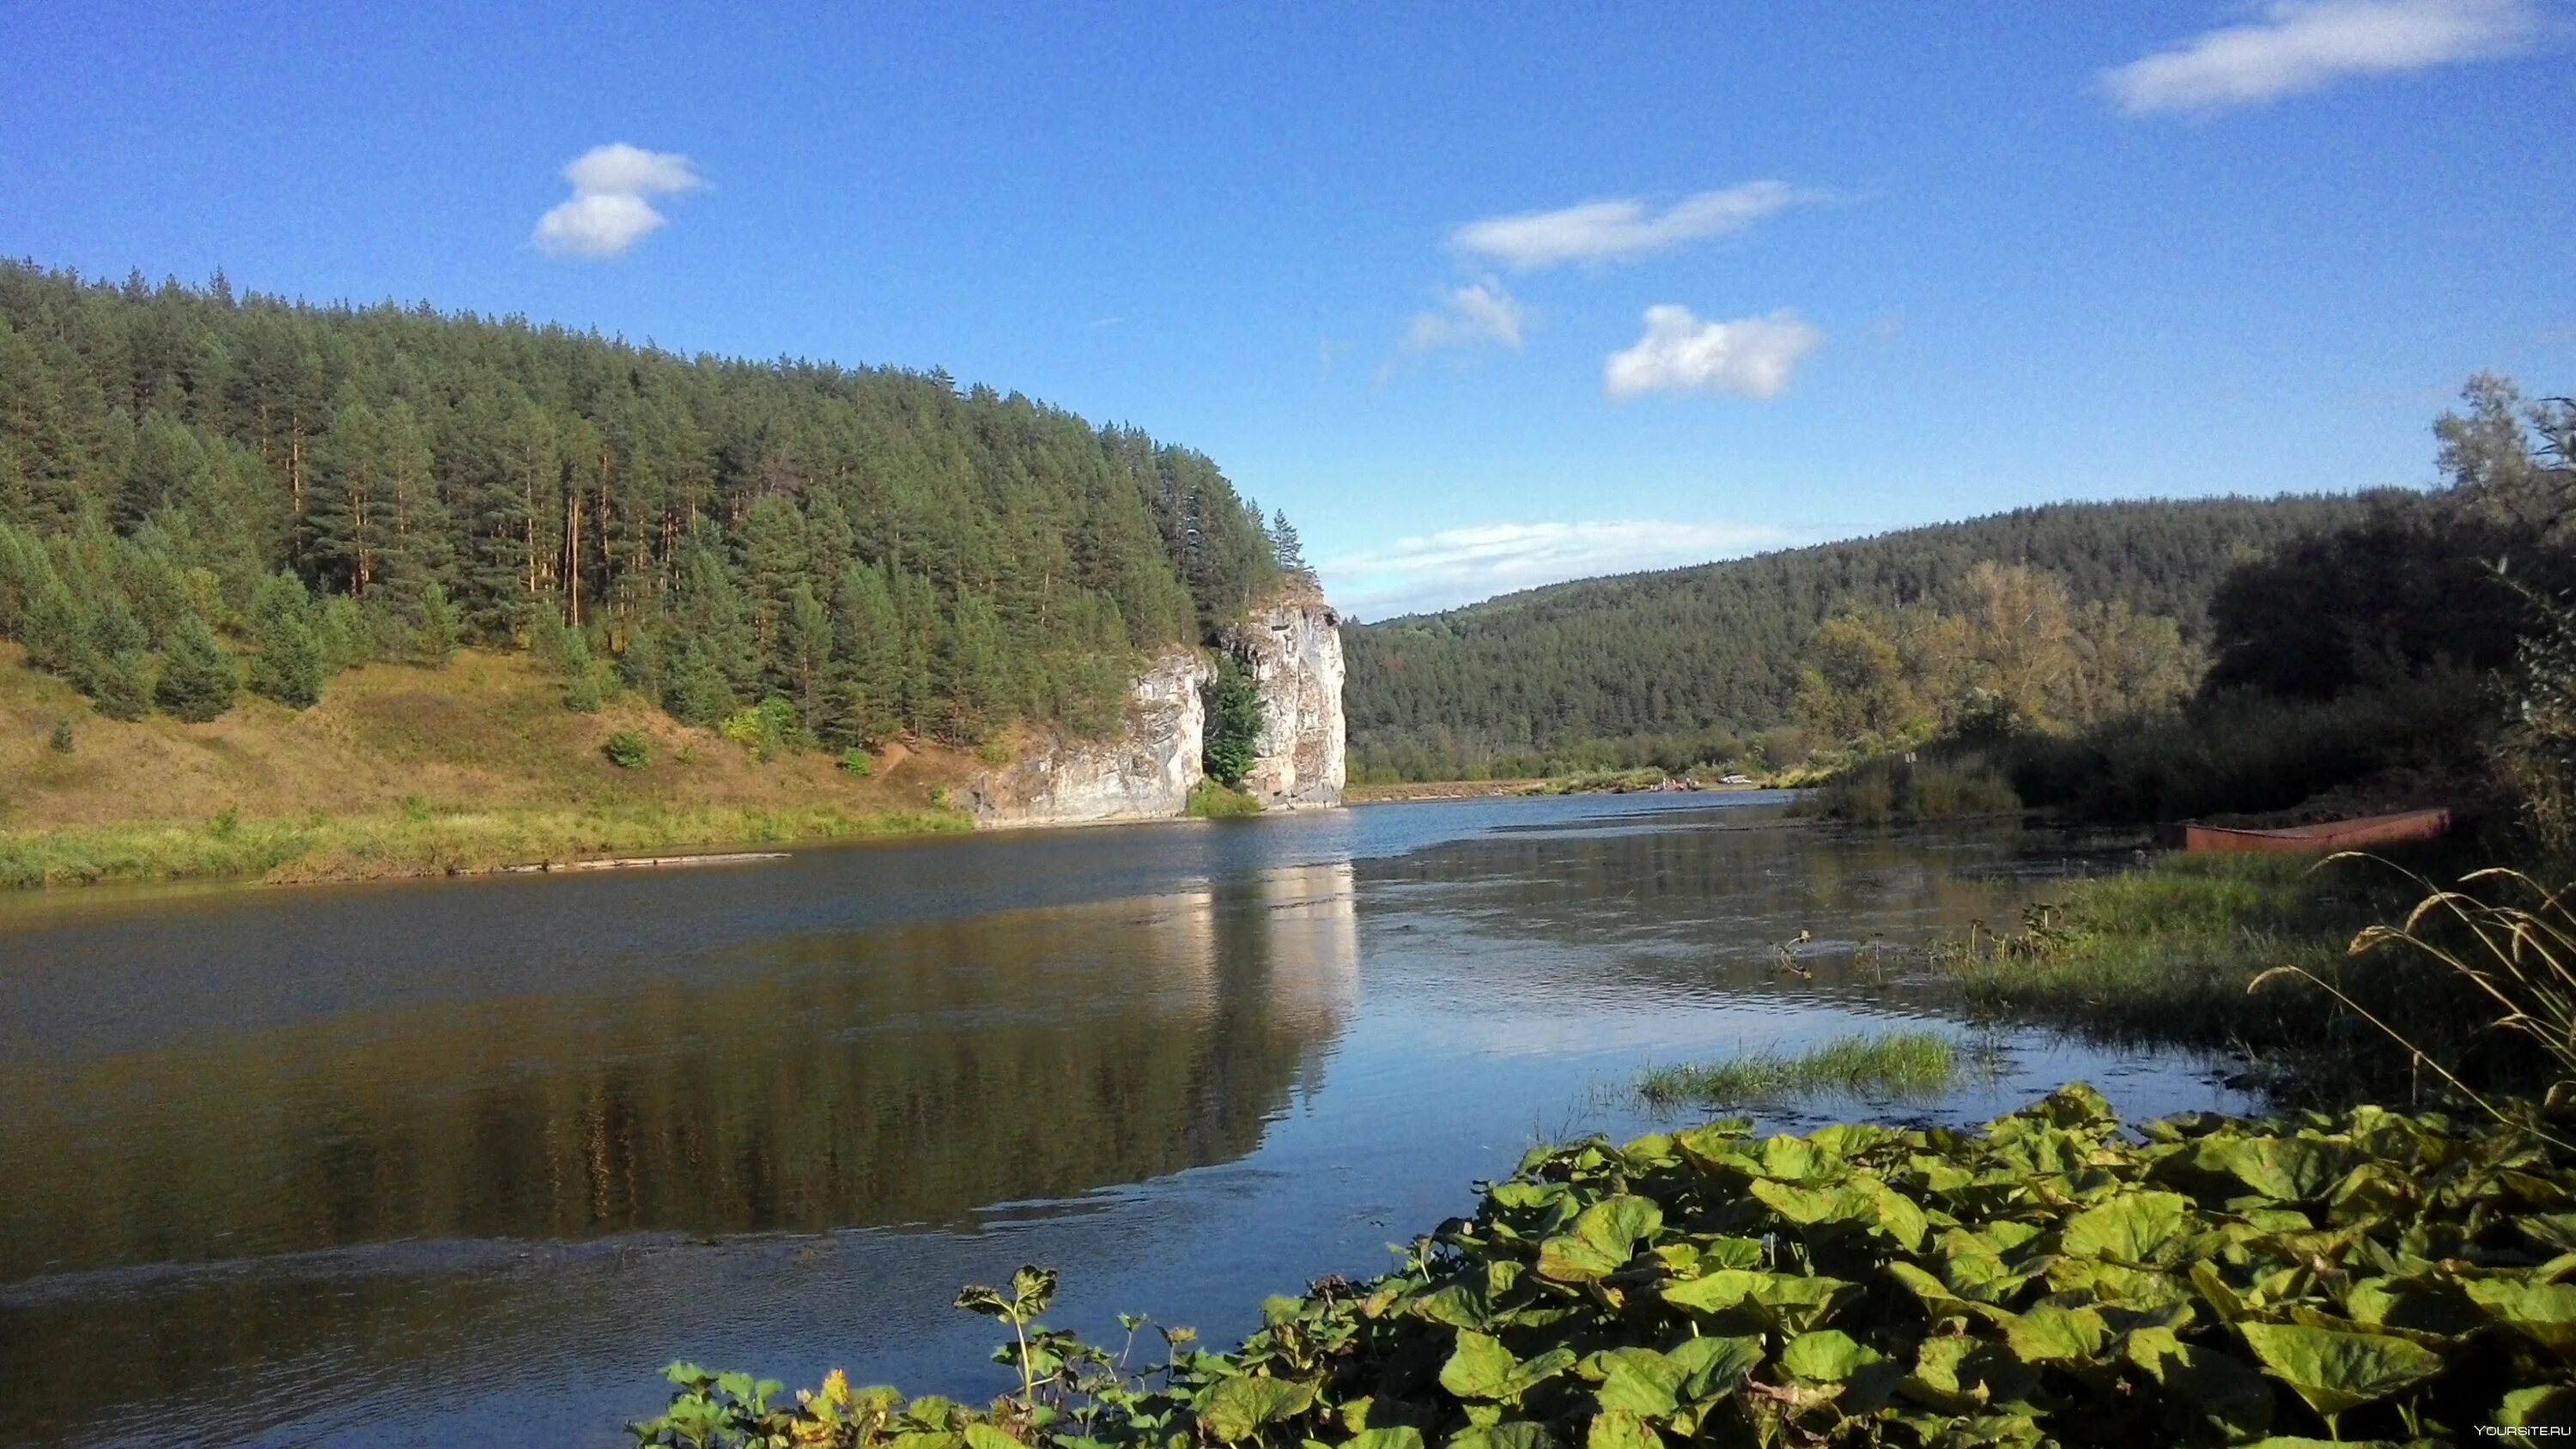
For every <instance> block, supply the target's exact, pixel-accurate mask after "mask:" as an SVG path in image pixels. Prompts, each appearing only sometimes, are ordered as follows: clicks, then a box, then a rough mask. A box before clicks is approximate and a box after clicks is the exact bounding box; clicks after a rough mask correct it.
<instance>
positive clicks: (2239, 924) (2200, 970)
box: [1935, 848, 2565, 1102]
mask: <svg viewBox="0 0 2576 1449" xmlns="http://www.w3.org/2000/svg"><path fill="white" fill-rule="evenodd" d="M2441 849H2442V848H2436V858H2439V855H2440V852H2441ZM2424 889H2427V887H2424V886H2423V885H2422V883H2421V881H2420V880H2419V879H2418V878H2417V877H2415V876H2411V875H2406V874H2403V873H2401V872H2397V871H2393V870H2372V869H2368V868H2365V867H2363V866H2362V865H2361V864H2359V863H2358V862H2356V861H2354V860H2352V859H2349V858H2343V857H2338V858H2335V859H2332V860H2329V861H2327V862H2324V863H2321V864H2311V863H2310V862H2308V861H2305V860H2301V859H2298V858H2296V857H2289V856H2263V855H2213V856H2201V855H2183V856H2170V857H2167V858H2165V859H2163V860H2161V861H2159V862H2157V863H2156V864H2155V865H2154V866H2152V867H2151V868H2149V869H2147V870H2143V871H2138V872H2135V873H2131V874H2126V875H2119V876H2111V877H2104V878H2100V879H2095V880H2088V881H2082V882H2077V883H2075V884H2073V885H2072V886H2071V887H2070V888H2069V889H2068V891H2067V893H2066V895H2065V897H2064V905H2063V907H2062V909H2058V910H2054V911H2052V912H2049V913H2048V916H2049V919H2048V920H2047V921H2046V922H2044V923H2043V922H2033V923H2030V924H2029V925H2028V926H2027V927H2026V928H2025V929H2023V930H2020V931H2010V930H2006V931H2003V932H2000V933H1991V932H1971V933H1970V935H1969V936H1968V937H1967V939H1964V940H1962V941H1959V942H1956V943H1952V944H1949V945H1946V946H1945V947H1943V948H1941V949H1939V950H1938V951H1936V953H1935V954H1936V956H1937V957H1938V959H1940V960H1941V961H1942V962H1943V964H1944V965H1945V966H1946V967H1947V969H1948V970H1949V971H1950V973H1951V975H1952V977H1953V979H1954V980H1956V981H1957V983H1958V985H1959V988H1960V991H1961V994H1962V995H1963V996H1964V997H1965V998H1966V1000H1967V1003H1968V1005H1969V1006H1970V1007H1971V1008H1972V1009H1974V1010H1976V1011H1977V1012H1979V1013H1980V1014H1983V1015H1987V1016H1990V1017H2012V1018H2020V1019H2025V1020H2028V1019H2036V1020H2040V1021H2046V1022H2050V1023H2053V1024H2056V1025H2060V1026H2063V1027H2065V1028H2067V1029H2068V1030H2070V1031H2073V1032H2075V1033H2076V1034H2078V1035H2080V1036H2082V1037H2084V1038H2086V1039H2088V1040H2093V1041H2100V1042H2107V1043H2112V1044H2118V1045H2149V1044H2153V1045H2180V1046H2188V1047H2197V1048H2201V1049H2204V1050H2209V1051H2217V1052H2227V1053H2231V1054H2234V1055H2237V1056H2239V1057H2241V1058H2244V1059H2247V1060H2249V1061H2250V1062H2252V1063H2254V1064H2256V1065H2257V1066H2258V1067H2259V1068H2261V1075H2264V1076H2267V1077H2269V1078H2270V1079H2271V1081H2272V1082H2273V1084H2274V1086H2275V1088H2276V1090H2277V1091H2281V1092H2285V1093H2286V1094H2287V1095H2288V1096H2289V1097H2291V1098H2295V1099H2298V1100H2303V1101H2316V1102H2337V1101H2346V1102H2348V1101H2361V1100H2387V1099H2389V1098H2391V1097H2394V1098H2398V1099H2404V1098H2406V1097H2408V1096H2410V1095H2415V1094H2420V1093H2421V1092H2422V1091H2423V1090H2425V1089H2427V1088H2433V1087H2438V1086H2439V1085H2440V1084H2441V1079H2442V1078H2443V1077H2444V1076H2445V1075H2448V1076H2449V1077H2451V1078H2454V1079H2456V1080H2457V1081H2459V1082H2463V1083H2466V1084H2468V1085H2469V1086H2472V1087H2475V1088H2477V1089H2480V1090H2501V1091H2518V1090H2527V1089H2530V1086H2531V1084H2532V1083H2533V1082H2534V1080H2535V1079H2536V1077H2537V1076H2538V1075H2539V1074H2540V1068H2541V1066H2542V1065H2543V1064H2542V1063H2541V1062H2540V1061H2539V1060H2537V1057H2538V1053H2537V1052H2536V1051H2535V1047H2534V1043H2533V1042H2532V1041H2531V1040H2530V1039H2529V1038H2528V1037H2527V1036H2526V1035H2525V1034H2521V1033H2515V1032H2498V1031H2495V1030H2493V1029H2492V1028H2493V1025H2494V1024H2495V1022H2496V1019H2497V1017H2498V1015H2499V1012H2500V1008H2499V1005H2498V1003H2497V1002H2496V1001H2495V1000H2494V999H2493V998H2492V997H2491V996H2490V995H2488V994H2487V993H2485V992H2483V991H2481V990H2479V989H2478V988H2477V987H2476V986H2475V985H2474V984H2473V983H2471V982H2469V981H2468V980H2466V979H2465V978H2463V977H2462V976H2461V975H2460V973H2459V972H2457V971H2456V970H2454V969H2453V968H2451V967H2450V966H2448V965H2445V964H2444V963H2443V962H2442V961H2441V960H2439V959H2437V958H2436V957H2434V956H2433V955H2431V954H2429V953H2428V952H2426V951H2421V950H2411V951H2410V950H2402V949H2395V947H2396V946H2397V945H2399V944H2400V942H2401V940H2402V938H2401V937H2399V936H2395V935H2391V934H2389V933H2388V932H2387V931H2385V930H2373V929H2372V926H2373V923H2374V922H2380V921H2388V920H2394V919H2400V918H2406V917H2408V915H2409V908H2410V907H2411V906H2413V905H2414V904H2415V903H2416V901H2417V899H2418V897H2419V896H2420V895H2421V894H2422V893H2423V890H2424ZM2415 920H2416V933H2417V934H2418V935H2419V936H2423V937H2424V938H2425V939H2426V940H2427V941H2428V942H2431V943H2432V944H2437V945H2441V946H2443V947H2445V948H2446V949H2451V950H2453V951H2454V952H2455V954H2456V953H2457V952H2458V950H2459V948H2460V946H2462V945H2463V944H2466V945H2469V946H2472V947H2474V945H2475V941H2474V938H2469V937H2462V938H2460V939H2458V940H2454V939H2453V938H2452V937H2451V936H2450V935H2448V934H2441V935H2436V934H2434V933H2432V932H2430V930H2429V927H2428V925H2427V922H2426V921H2425V919H2424V918H2421V917H2417V918H2415ZM2560 926H2561V929H2562V930H2563V929H2565V923H2564V920H2563V917H2562V918H2561V920H2560ZM2553 949H2554V948H2553ZM2283 968H2286V969H2283ZM2294 977H2304V978H2306V979H2308V980H2311V981H2314V982H2316V983H2318V984H2319V986H2320V987H2322V988H2323V989H2322V991H2318V990H2307V991H2302V990H2294V989H2290V988H2289V987H2288V985H2287V984H2286V981H2285V979H2284V978H2294ZM2257 982H2266V983H2267V984H2266V986H2265V988H2264V989H2260V990H2257V989H2255V987H2256V983H2257ZM2531 1014H2532V1015H2533V1016H2534V1017H2535V1019H2543V1020H2545V1019H2547V1018H2546V1017H2545V1016H2544V1015H2543V1013H2542V1012H2540V1011H2533V1012H2532V1013H2531ZM2374 1022H2398V1023H2403V1024H2404V1026H2405V1028H2406V1031H2407V1035H2408V1040H2407V1041H2405V1042H2403V1043H2399V1042H2398V1041H2396V1039H2394V1038H2392V1037H2391V1036H2389V1035H2387V1034H2386V1033H2384V1032H2383V1031H2381V1029H2380V1028H2379V1027H2378V1026H2376V1025H2374V1024H2373V1023H2374ZM2436 1064H2438V1065H2439V1066H2440V1068H2441V1070H2440V1071H2435V1070H2433V1069H2432V1068H2433V1067H2434V1066H2435V1065H2436Z"/></svg>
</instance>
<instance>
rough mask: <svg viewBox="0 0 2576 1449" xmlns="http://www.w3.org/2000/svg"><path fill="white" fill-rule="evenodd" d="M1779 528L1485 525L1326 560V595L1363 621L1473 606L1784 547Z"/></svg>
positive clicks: (1648, 522)
mask: <svg viewBox="0 0 2576 1449" xmlns="http://www.w3.org/2000/svg"><path fill="white" fill-rule="evenodd" d="M1783 537H1784V535H1783V534H1782V533H1781V531H1780V530H1778V529H1776V528H1766V527H1760V526H1757V525H1753V524H1745V523H1725V522H1701V523H1675V522H1669V521H1666V520H1661V519H1595V520H1588V521H1583V522H1551V523H1487V524H1478V525H1475V526H1473V527H1468V528H1445V529H1442V530H1441V531H1439V532H1438V533H1430V534H1424V535H1421V536H1419V537H1415V538H1400V539H1397V540H1396V541H1395V542H1393V543H1391V544H1388V545H1386V546H1385V547H1383V548H1377V549H1371V550H1369V551H1367V552H1364V553H1356V554H1349V555H1346V556H1344V557H1341V558H1336V559H1328V560H1326V561H1325V562H1324V563H1323V564H1322V565H1321V568H1320V572H1321V573H1322V574H1323V578H1324V584H1325V590H1326V592H1327V593H1328V594H1329V595H1330V596H1331V598H1332V599H1333V601H1334V602H1335V603H1336V604H1338V605H1340V606H1341V607H1342V608H1343V609H1344V610H1345V611H1347V612H1350V613H1352V614H1355V615H1358V616H1360V617H1363V618H1371V619H1380V618H1392V617H1393V616H1395V615H1397V614H1406V613H1419V612H1422V611H1425V610H1430V609H1446V608H1454V607H1456V606H1457V605H1459V604H1463V603H1467V602H1469V601H1471V600H1475V599H1482V598H1487V597H1490V596H1491V595H1494V594H1500V593H1509V592H1511V591H1513V590H1515V589H1528V588H1536V587H1537V586H1539V585H1541V584H1552V583H1560V582H1563V581H1564V580H1566V579H1580V578H1592V577H1595V576H1597V575H1601V574H1621V573H1635V572H1637V571H1638V570H1640V569H1657V568H1675V567H1679V566H1681V565H1683V564H1694V563H1706V562H1708V561H1709V560H1711V559H1716V558H1730V557H1734V556H1736V555H1739V554H1742V553H1745V552H1748V551H1750V550H1752V549H1755V548H1758V547H1760V546H1762V545H1764V544H1768V543H1778V542H1780V541H1782V539H1783Z"/></svg>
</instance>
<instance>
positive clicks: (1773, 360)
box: [1601, 303, 1825, 402]
mask: <svg viewBox="0 0 2576 1449" xmlns="http://www.w3.org/2000/svg"><path fill="white" fill-rule="evenodd" d="M1824 341H1825V334H1823V333H1822V332H1819V331H1817V330H1816V329H1815V328H1813V327H1811V326H1809V325H1808V324H1807V323H1805V322H1803V321H1801V320H1799V318H1798V314H1797V313H1795V312H1791V311H1787V310H1785V309H1784V310H1781V311H1778V312H1773V313H1771V314H1770V315H1769V316H1766V317H1742V318H1738V319H1736V320H1735V321H1732V322H1703V321H1701V320H1700V319H1699V318H1697V317H1695V316H1693V315H1691V310H1690V309H1689V308H1688V307H1678V306H1674V305H1671V304H1669V303H1667V304H1665V305H1663V306H1660V307H1649V308H1647V309H1646V335H1645V336H1643V337H1641V338H1639V339H1638V340H1637V345H1636V346H1634V347H1631V348H1629V349H1628V350H1626V351H1625V352H1614V353H1612V354H1610V358H1609V361H1608V362H1606V363H1604V364H1603V366H1602V371H1601V390H1602V391H1603V392H1605V393H1607V394H1609V396H1610V399H1611V401H1613V402H1625V401H1626V400H1628V399H1629V398H1632V397H1639V396H1642V395H1644V394H1646V393H1650V392H1710V393H1717V394H1720V395H1727V394H1732V395H1734V396H1736V397H1749V398H1773V397H1778V396H1779V395H1780V390H1781V389H1782V388H1785V387H1787V386H1788V385H1789V374H1790V373H1791V372H1792V371H1794V370H1795V369H1796V368H1797V366H1798V364H1799V362H1800V361H1802V360H1804V359H1805V357H1806V356H1807V354H1808V353H1810V352H1813V351H1815V350H1816V349H1817V348H1819V347H1821V346H1823V345H1824Z"/></svg>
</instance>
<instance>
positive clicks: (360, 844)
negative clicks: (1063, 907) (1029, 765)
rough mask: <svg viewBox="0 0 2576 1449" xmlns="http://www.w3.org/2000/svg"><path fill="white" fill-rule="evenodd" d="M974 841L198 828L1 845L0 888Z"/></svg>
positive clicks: (899, 820)
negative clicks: (819, 844) (793, 845)
mask: <svg viewBox="0 0 2576 1449" xmlns="http://www.w3.org/2000/svg"><path fill="white" fill-rule="evenodd" d="M971 828H973V822H972V821H970V820H969V819H968V818H967V817H966V816H964V815H963V814H960V813H958V812H956V811H950V810H862V811H853V810H842V809H838V808H835V807H832V806H821V805H809V806H799V807H791V808H784V809H761V808H752V807H744V806H714V805H695V806H683V805H650V804H645V805H622V806H616V807H611V808H600V809H584V810H571V809H565V810H542V809H515V810H480V811H456V812H439V811H433V810H419V811H405V812H402V813H399V814H389V815H363V816H347V817H308V818H307V819H304V820H301V821H273V820H272V821H254V820H240V819H234V818H230V817H229V816H226V817H218V818H216V819H214V820H210V821H207V822H205V823H203V824H198V825H166V824H137V825H108V826H98V827H92V828H88V829H67V830H44V831H18V832H8V833H0V887H12V888H18V889H28V888H35V887H42V886H54V885H89V884H97V883H104V882H116V881H166V880H187V879H222V878H231V879H245V878H248V879H265V880H272V881H322V880H367V879H378V878H385V877H394V876H421V875H452V874H472V873H476V872H480V871H487V870H496V869H499V868H501V867H504V866H510V865H527V864H536V863H539V862H548V861H573V860H585V859H586V860H596V859H601V858H607V857H616V856H625V855H640V854H652V853H655V852H659V851H666V850H693V849H706V848H712V847H721V846H740V845H775V844H785V843H789V842H795V841H820V840H849V839H856V838H861V837H867V836H884V835H907V834H926V833H935V832H949V831H961V830H967V829H971Z"/></svg>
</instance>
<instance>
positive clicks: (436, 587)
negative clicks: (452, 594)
mask: <svg viewBox="0 0 2576 1449" xmlns="http://www.w3.org/2000/svg"><path fill="white" fill-rule="evenodd" d="M456 631H457V622H456V609H455V607H454V606H453V605H451V604H449V603H448V602H447V590H446V589H445V588H444V587H442V586H441V585H440V584H439V583H438V581H437V580H435V579H432V580H431V581H430V582H429V583H428V584H427V585H426V586H424V587H423V588H422V589H421V592H420V632H419V634H418V635H417V636H416V638H415V641H414V644H413V647H414V648H415V649H416V650H417V651H418V652H419V654H420V660H421V662H422V663H423V664H426V665H428V666H429V667H430V668H432V669H445V668H446V667H447V665H448V661H450V660H452V659H454V658H455V657H456Z"/></svg>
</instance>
